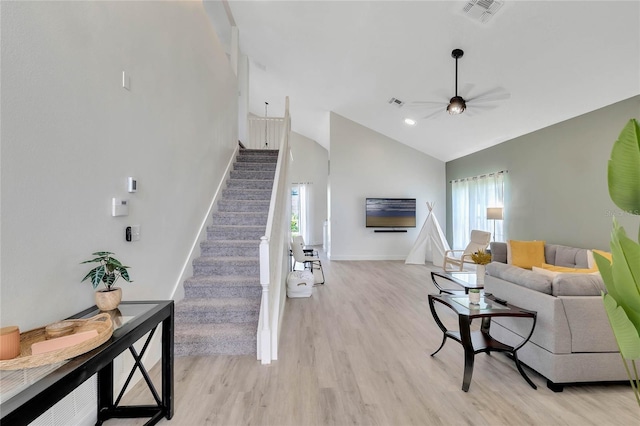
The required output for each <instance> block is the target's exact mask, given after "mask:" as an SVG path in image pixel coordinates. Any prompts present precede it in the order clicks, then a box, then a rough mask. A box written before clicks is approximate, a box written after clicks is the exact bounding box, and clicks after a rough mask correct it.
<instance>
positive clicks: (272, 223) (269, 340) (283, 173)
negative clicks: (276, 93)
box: [257, 97, 291, 364]
mask: <svg viewBox="0 0 640 426" xmlns="http://www.w3.org/2000/svg"><path fill="white" fill-rule="evenodd" d="M281 123H282V131H281V132H280V140H279V143H278V148H277V149H279V150H280V151H279V153H278V165H277V166H276V172H275V176H274V180H273V189H272V191H271V202H270V206H269V216H268V218H267V227H266V230H265V235H264V236H263V237H261V239H260V285H261V286H262V301H261V305H260V320H259V323H258V330H257V332H258V336H257V337H258V343H257V349H258V359H259V360H260V361H261V362H262V364H270V363H271V361H272V360H276V359H278V338H279V333H280V325H281V319H282V312H283V311H284V303H285V300H286V282H285V281H286V273H285V272H286V271H288V269H289V268H288V264H289V257H288V253H289V245H288V237H289V233H290V221H291V214H290V209H291V202H290V199H291V191H290V190H289V184H288V182H289V176H288V175H289V160H290V158H291V155H290V149H289V134H290V132H291V118H290V116H289V98H288V97H287V98H286V99H285V112H284V117H283V118H282V119H281Z"/></svg>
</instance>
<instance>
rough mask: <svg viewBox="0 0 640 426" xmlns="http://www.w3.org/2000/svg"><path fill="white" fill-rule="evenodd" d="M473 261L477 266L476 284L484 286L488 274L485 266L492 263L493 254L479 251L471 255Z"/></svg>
mask: <svg viewBox="0 0 640 426" xmlns="http://www.w3.org/2000/svg"><path fill="white" fill-rule="evenodd" d="M471 260H473V263H475V264H476V265H477V266H476V277H477V280H476V282H477V283H478V284H484V275H485V273H486V267H485V265H486V264H488V263H491V254H489V253H487V252H486V251H484V250H478V251H477V252H475V253H471Z"/></svg>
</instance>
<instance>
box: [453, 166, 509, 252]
mask: <svg viewBox="0 0 640 426" xmlns="http://www.w3.org/2000/svg"><path fill="white" fill-rule="evenodd" d="M504 174H505V172H504V171H501V172H496V173H490V174H486V175H481V176H475V177H469V178H465V179H458V180H454V181H452V182H451V207H452V214H451V219H452V228H453V249H456V250H458V249H464V248H465V247H466V246H467V244H468V243H469V236H470V235H471V230H473V229H480V230H482V231H489V232H491V233H492V234H494V225H495V235H493V237H492V239H495V240H496V241H504V238H505V235H504V232H503V226H502V223H503V221H502V220H495V221H494V220H490V219H487V207H503V206H504Z"/></svg>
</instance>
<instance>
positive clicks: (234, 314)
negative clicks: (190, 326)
mask: <svg viewBox="0 0 640 426" xmlns="http://www.w3.org/2000/svg"><path fill="white" fill-rule="evenodd" d="M259 314H260V297H251V298H217V299H206V298H201V299H200V298H199V299H183V300H181V301H180V302H178V303H177V304H176V307H175V321H176V322H177V323H178V324H185V323H196V324H221V323H233V324H237V323H247V322H255V323H257V322H258V316H259Z"/></svg>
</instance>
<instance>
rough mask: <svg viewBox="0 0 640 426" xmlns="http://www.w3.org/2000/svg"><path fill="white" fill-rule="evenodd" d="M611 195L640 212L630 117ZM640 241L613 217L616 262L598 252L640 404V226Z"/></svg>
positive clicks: (638, 151)
mask: <svg viewBox="0 0 640 426" xmlns="http://www.w3.org/2000/svg"><path fill="white" fill-rule="evenodd" d="M608 183H609V196H610V197H611V200H612V201H613V202H614V203H615V205H616V206H618V207H619V208H620V209H622V210H623V211H624V212H626V213H629V214H634V215H640V126H639V125H638V121H637V120H635V119H632V120H629V122H628V123H627V125H626V126H625V127H624V129H623V130H622V132H621V133H620V136H619V137H618V140H617V141H616V142H615V143H614V145H613V149H612V150H611V159H610V160H609V169H608ZM638 231H639V232H638V242H636V241H633V240H632V239H631V238H629V237H628V236H627V234H626V232H625V230H624V228H623V227H621V226H620V225H619V224H618V222H617V221H616V220H615V217H614V220H613V230H612V232H611V254H612V262H611V263H609V261H608V260H607V259H606V258H604V257H603V256H600V255H599V254H597V253H594V258H595V261H596V263H597V265H598V269H599V270H600V274H601V275H602V279H603V281H604V283H605V286H606V288H607V294H603V295H602V297H603V300H604V306H605V310H606V311H607V316H608V317H609V322H610V323H611V328H612V329H613V334H614V335H615V337H616V341H617V342H618V347H619V348H620V355H621V356H622V362H623V363H624V366H625V368H626V370H627V375H628V376H629V381H630V382H631V387H632V388H633V392H634V394H635V396H636V401H637V402H638V405H640V390H639V386H640V380H639V379H638V368H637V366H636V360H639V359H640V229H639V230H638Z"/></svg>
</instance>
